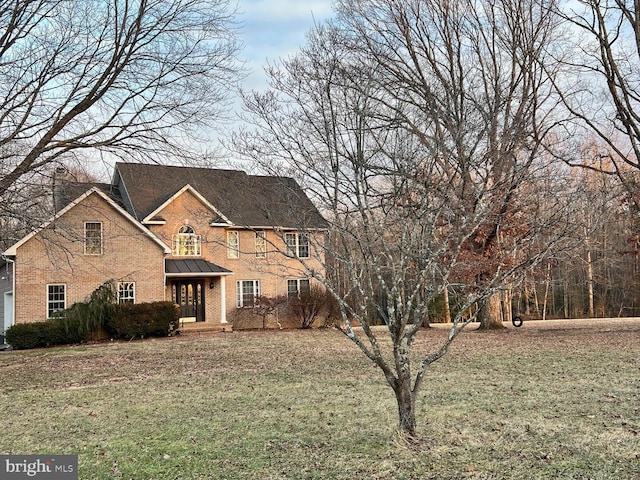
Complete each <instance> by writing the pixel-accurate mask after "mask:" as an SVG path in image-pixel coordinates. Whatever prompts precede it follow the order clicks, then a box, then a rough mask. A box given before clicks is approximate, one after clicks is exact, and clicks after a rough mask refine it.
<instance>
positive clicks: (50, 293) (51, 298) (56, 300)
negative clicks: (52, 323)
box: [47, 283, 67, 318]
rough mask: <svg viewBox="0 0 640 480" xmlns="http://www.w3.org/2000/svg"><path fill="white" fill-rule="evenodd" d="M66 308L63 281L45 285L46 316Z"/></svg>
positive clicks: (65, 290)
mask: <svg viewBox="0 0 640 480" xmlns="http://www.w3.org/2000/svg"><path fill="white" fill-rule="evenodd" d="M65 308H67V286H66V285H65V284H64V283H52V284H50V285H47V318H52V317H53V316H54V315H55V313H56V312H59V311H60V310H64V309H65Z"/></svg>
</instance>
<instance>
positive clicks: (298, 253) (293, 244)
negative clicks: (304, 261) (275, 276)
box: [284, 233, 309, 258]
mask: <svg viewBox="0 0 640 480" xmlns="http://www.w3.org/2000/svg"><path fill="white" fill-rule="evenodd" d="M284 241H285V243H286V245H287V255H288V256H290V257H298V258H309V235H308V234H306V233H285V234H284Z"/></svg>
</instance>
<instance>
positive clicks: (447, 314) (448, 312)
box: [444, 285, 451, 323]
mask: <svg viewBox="0 0 640 480" xmlns="http://www.w3.org/2000/svg"><path fill="white" fill-rule="evenodd" d="M444 321H445V322H447V323H451V306H450V305H449V286H448V285H445V287H444Z"/></svg>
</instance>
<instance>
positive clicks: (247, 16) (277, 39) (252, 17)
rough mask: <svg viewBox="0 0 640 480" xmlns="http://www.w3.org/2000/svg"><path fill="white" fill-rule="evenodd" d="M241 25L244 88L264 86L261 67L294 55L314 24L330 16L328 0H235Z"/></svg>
mask: <svg viewBox="0 0 640 480" xmlns="http://www.w3.org/2000/svg"><path fill="white" fill-rule="evenodd" d="M238 4H239V8H240V12H241V15H240V20H241V22H243V24H244V25H243V28H242V34H241V36H240V39H241V40H242V41H243V43H244V49H243V52H242V58H243V59H244V60H245V61H247V62H248V63H247V67H248V68H249V69H250V74H249V76H248V78H247V79H246V81H245V82H244V88H247V89H254V88H255V89H261V88H263V87H265V86H266V78H265V75H264V72H263V66H264V65H265V64H266V62H267V60H269V61H273V60H276V59H278V58H280V57H286V56H287V55H289V54H291V53H294V52H296V51H297V50H298V48H299V47H300V46H301V45H302V44H303V43H304V40H305V33H306V32H307V31H308V30H309V28H310V27H312V26H313V23H314V21H315V22H321V21H322V20H325V19H327V18H328V17H330V16H331V4H332V0H238Z"/></svg>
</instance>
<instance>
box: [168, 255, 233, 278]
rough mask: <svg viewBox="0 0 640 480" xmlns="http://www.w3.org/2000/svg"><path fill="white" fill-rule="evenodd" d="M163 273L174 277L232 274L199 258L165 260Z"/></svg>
mask: <svg viewBox="0 0 640 480" xmlns="http://www.w3.org/2000/svg"><path fill="white" fill-rule="evenodd" d="M164 269H165V273H166V274H167V275H170V276H171V275H175V276H210V277H211V276H219V275H229V274H231V273H233V272H231V270H227V269H226V268H223V267H221V266H219V265H216V264H215V263H211V262H207V261H206V260H203V259H201V258H190V259H181V260H174V259H167V260H165V267H164Z"/></svg>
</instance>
